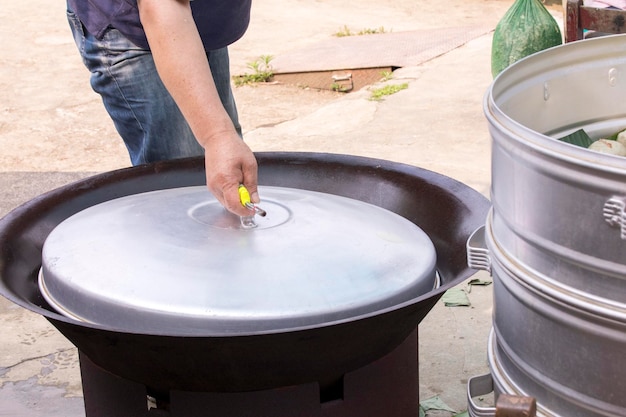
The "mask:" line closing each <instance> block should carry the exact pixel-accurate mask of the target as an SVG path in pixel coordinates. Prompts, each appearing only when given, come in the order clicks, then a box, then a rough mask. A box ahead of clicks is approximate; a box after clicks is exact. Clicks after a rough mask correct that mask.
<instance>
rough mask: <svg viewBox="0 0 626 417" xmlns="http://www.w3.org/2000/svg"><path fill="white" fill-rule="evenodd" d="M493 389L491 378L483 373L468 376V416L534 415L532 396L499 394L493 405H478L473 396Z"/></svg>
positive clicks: (513, 416) (512, 416) (527, 416)
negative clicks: (471, 376)
mask: <svg viewBox="0 0 626 417" xmlns="http://www.w3.org/2000/svg"><path fill="white" fill-rule="evenodd" d="M492 391H493V378H492V377H491V374H485V375H480V376H476V377H473V378H470V380H469V382H468V383H467V403H468V410H467V411H468V414H469V415H470V417H536V416H537V401H536V400H535V399H534V398H532V397H520V396H516V395H509V394H500V395H498V400H497V401H496V406H495V407H480V406H478V405H477V404H476V403H475V402H474V397H478V396H481V395H486V394H489V393H490V392H492Z"/></svg>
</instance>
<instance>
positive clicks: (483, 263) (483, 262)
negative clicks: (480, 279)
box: [465, 226, 491, 274]
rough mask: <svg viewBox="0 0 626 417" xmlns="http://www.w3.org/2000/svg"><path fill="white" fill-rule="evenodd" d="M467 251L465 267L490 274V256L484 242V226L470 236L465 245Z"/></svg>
mask: <svg viewBox="0 0 626 417" xmlns="http://www.w3.org/2000/svg"><path fill="white" fill-rule="evenodd" d="M465 246H466V249H467V266H469V267H470V268H472V269H479V270H484V271H487V272H489V274H491V255H490V254H489V249H488V248H487V243H486V240H485V226H481V227H479V228H478V229H476V230H474V232H473V233H472V234H471V235H470V237H469V239H467V244H466V245H465Z"/></svg>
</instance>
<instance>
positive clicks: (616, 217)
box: [602, 196, 626, 240]
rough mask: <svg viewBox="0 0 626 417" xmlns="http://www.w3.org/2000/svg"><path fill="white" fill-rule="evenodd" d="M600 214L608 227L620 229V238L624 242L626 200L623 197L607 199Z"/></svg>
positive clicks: (625, 238) (625, 236) (625, 237)
mask: <svg viewBox="0 0 626 417" xmlns="http://www.w3.org/2000/svg"><path fill="white" fill-rule="evenodd" d="M602 214H603V216H604V220H605V221H606V222H607V223H608V224H609V225H611V226H612V227H619V228H620V237H621V238H622V240H626V200H625V199H624V197H618V196H613V197H611V198H609V199H608V200H607V202H606V203H604V207H603V209H602Z"/></svg>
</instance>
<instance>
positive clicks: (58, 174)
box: [0, 0, 561, 417]
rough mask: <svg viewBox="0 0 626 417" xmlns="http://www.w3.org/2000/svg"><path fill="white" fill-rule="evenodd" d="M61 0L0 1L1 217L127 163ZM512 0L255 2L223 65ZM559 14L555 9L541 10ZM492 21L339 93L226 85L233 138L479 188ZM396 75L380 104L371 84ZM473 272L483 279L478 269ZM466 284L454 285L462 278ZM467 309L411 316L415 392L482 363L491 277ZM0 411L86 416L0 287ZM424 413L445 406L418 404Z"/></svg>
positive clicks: (73, 356) (420, 24) (454, 380)
mask: <svg viewBox="0 0 626 417" xmlns="http://www.w3.org/2000/svg"><path fill="white" fill-rule="evenodd" d="M59 3H61V2H56V4H55V2H52V3H51V2H48V1H45V0H34V1H31V2H8V1H4V2H3V6H2V8H0V21H1V22H2V23H1V24H0V33H1V35H2V36H1V37H0V47H1V48H2V49H0V51H1V52H2V54H0V62H2V65H0V94H1V96H2V101H1V103H2V104H1V106H2V107H1V111H0V145H1V146H2V149H3V152H2V154H0V190H1V192H2V195H3V198H2V201H0V215H3V214H5V213H7V212H8V211H9V210H11V209H12V208H13V207H15V206H17V205H18V204H20V203H22V202H24V201H27V200H29V199H30V198H33V197H35V196H36V195H38V194H40V193H42V192H44V191H47V190H50V189H52V188H55V187H57V186H60V185H62V184H65V183H68V182H70V181H73V180H76V179H79V178H82V177H85V176H88V175H91V174H92V173H95V172H103V171H107V170H112V169H117V168H121V167H125V166H127V165H128V157H127V156H126V153H125V150H124V148H123V146H122V145H121V143H120V141H119V140H118V139H117V137H116V133H115V132H114V129H113V127H112V125H111V123H110V121H109V120H108V118H107V116H106V114H105V113H104V111H103V110H102V106H101V104H100V102H99V99H98V97H96V96H95V94H93V93H92V92H91V91H90V90H89V86H88V79H87V74H86V72H85V70H84V68H83V67H82V65H81V63H80V60H79V59H78V57H77V54H76V52H75V50H74V49H75V48H74V45H73V44H72V42H71V36H70V34H69V31H68V28H67V23H66V22H65V21H64V15H63V14H64V13H63V12H64V10H63V6H62V5H60V4H59ZM511 3H512V1H504V0H471V1H467V0H453V1H447V2H443V3H442V2H426V1H415V0H411V1H408V0H406V1H405V0H397V1H391V0H389V1H386V0H375V1H374V0H363V1H358V2H357V1H346V0H343V1H338V0H320V1H316V2H303V1H300V0H265V1H257V2H256V4H255V8H254V13H253V21H252V24H251V28H250V31H249V32H248V33H247V34H246V36H245V37H244V38H243V39H242V40H241V41H239V42H238V43H237V44H235V45H234V46H233V47H232V48H231V60H232V63H233V72H234V73H235V74H241V73H243V72H245V71H248V70H249V69H248V68H247V66H246V64H247V63H249V62H252V61H254V60H255V59H256V57H258V56H260V55H263V54H273V55H276V56H280V55H281V54H284V53H287V52H288V51H289V50H292V49H298V48H307V46H310V45H312V44H313V43H314V42H317V41H323V40H327V39H328V37H329V36H332V34H333V33H336V32H337V31H338V30H340V29H342V28H343V27H348V26H349V27H351V28H353V29H355V30H360V29H364V28H379V27H385V28H387V30H393V31H396V32H399V31H405V30H416V29H420V30H427V29H441V28H446V27H447V28H458V27H465V26H481V27H485V26H486V27H490V28H495V25H496V23H497V21H498V20H499V18H500V17H501V16H502V15H503V14H504V12H505V11H506V10H507V9H508V7H509V6H510V4H511ZM442 4H445V6H442ZM550 9H551V10H552V11H553V13H554V14H555V17H557V19H558V20H561V15H560V13H561V11H560V6H559V5H556V6H551V8H550ZM490 47H491V32H489V31H488V32H487V33H485V34H484V35H481V36H479V37H477V38H475V39H473V40H470V41H468V42H467V43H465V44H463V45H462V46H460V47H456V48H454V49H451V50H447V51H445V53H443V54H442V55H440V56H438V57H436V58H433V59H430V60H427V61H425V62H416V63H415V64H414V65H407V66H405V67H403V68H400V69H398V70H396V71H395V72H394V74H393V77H392V79H391V80H388V81H385V82H384V83H381V84H380V85H374V86H372V87H370V88H364V89H362V90H360V91H356V92H352V93H349V94H340V93H334V92H324V91H322V92H318V91H314V90H310V89H306V88H302V87H295V86H285V85H264V86H252V87H242V88H238V89H236V90H235V94H236V96H237V100H238V103H239V108H240V113H241V118H242V123H243V126H244V131H245V139H246V140H247V142H248V143H249V144H250V146H251V147H252V148H253V149H254V150H255V151H273V150H280V151H321V152H333V153H344V154H354V155H363V156H372V157H376V158H382V159H388V160H393V161H398V162H404V163H408V164H412V165H416V166H420V167H423V168H426V169H430V170H432V171H435V172H438V173H441V174H444V175H447V176H449V177H452V178H455V179H457V180H460V181H462V182H463V183H465V184H467V185H469V186H470V187H472V188H474V189H475V190H477V191H478V192H480V193H482V194H484V195H485V196H488V195H489V185H490V180H491V172H490V138H489V134H488V132H487V127H486V122H485V119H484V116H483V113H482V100H483V97H484V94H485V92H486V90H487V88H488V86H489V84H490V82H491V73H490ZM393 83H407V84H408V88H407V89H405V90H402V91H400V92H398V93H396V94H393V95H391V96H387V97H386V98H384V100H382V101H372V100H370V97H371V94H372V88H375V87H378V86H382V85H384V84H393ZM476 277H478V278H481V279H484V280H488V279H490V277H489V276H488V275H487V274H486V273H484V272H479V273H478V275H477V276H476ZM463 287H464V288H466V287H465V284H463ZM469 299H470V302H471V306H470V307H454V308H452V307H445V306H444V305H443V303H441V302H440V303H439V304H438V305H437V306H436V307H435V308H434V309H433V310H432V311H431V313H430V314H429V315H428V316H427V317H426V319H425V320H424V321H423V322H422V323H421V324H420V327H419V332H420V337H419V358H420V365H419V366H420V398H421V399H426V398H429V397H432V396H435V395H437V396H439V397H440V398H441V399H442V400H443V401H444V402H445V403H447V404H448V405H449V406H450V407H452V408H453V409H455V410H458V411H462V410H464V409H465V408H466V399H465V389H466V383H467V379H468V378H469V377H471V376H473V375H477V374H481V373H484V372H486V371H487V363H486V344H487V336H488V332H489V328H490V322H491V307H492V305H491V288H490V287H489V286H486V287H472V290H471V292H470V293H469ZM0 329H1V334H2V339H1V342H0V416H12V417H22V416H23V417H27V416H28V417H39V416H47V417H50V416H64V417H79V416H83V415H84V410H83V405H82V391H81V384H80V375H79V367H78V362H77V353H76V350H75V349H74V347H73V346H72V345H71V344H69V342H67V341H66V340H65V339H64V338H63V337H62V336H60V334H59V333H58V332H57V331H56V330H54V329H53V328H52V327H51V326H50V325H49V324H48V323H47V321H45V320H44V319H42V318H41V317H39V316H37V315H35V314H33V313H30V312H28V311H25V310H24V309H22V308H20V307H17V306H15V305H13V304H12V303H10V302H9V301H7V300H5V299H2V298H0ZM428 415H430V416H450V415H452V414H451V413H449V412H447V411H437V410H434V411H430V412H429V413H428Z"/></svg>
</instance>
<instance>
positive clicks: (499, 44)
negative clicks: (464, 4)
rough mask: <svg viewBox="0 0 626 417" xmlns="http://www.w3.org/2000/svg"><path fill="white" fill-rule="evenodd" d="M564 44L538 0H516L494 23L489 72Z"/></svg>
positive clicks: (497, 71)
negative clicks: (496, 22)
mask: <svg viewBox="0 0 626 417" xmlns="http://www.w3.org/2000/svg"><path fill="white" fill-rule="evenodd" d="M561 43H563V38H562V36H561V29H560V28H559V25H558V23H557V22H556V20H554V17H552V15H551V14H550V12H548V10H546V8H545V6H544V5H543V4H542V3H541V1H540V0H516V1H515V3H513V6H511V8H510V9H509V10H508V11H507V12H506V13H505V15H504V16H503V17H502V20H500V22H499V23H498V25H497V26H496V30H495V32H494V34H493V42H492V44H491V74H492V75H493V76H494V78H495V76H496V75H498V74H499V73H500V72H501V71H502V70H503V69H505V68H506V67H508V66H509V65H511V64H512V63H514V62H516V61H518V60H520V59H522V58H524V57H526V56H528V55H531V54H534V53H535V52H539V51H542V50H544V49H547V48H551V47H553V46H557V45H560V44H561Z"/></svg>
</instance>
